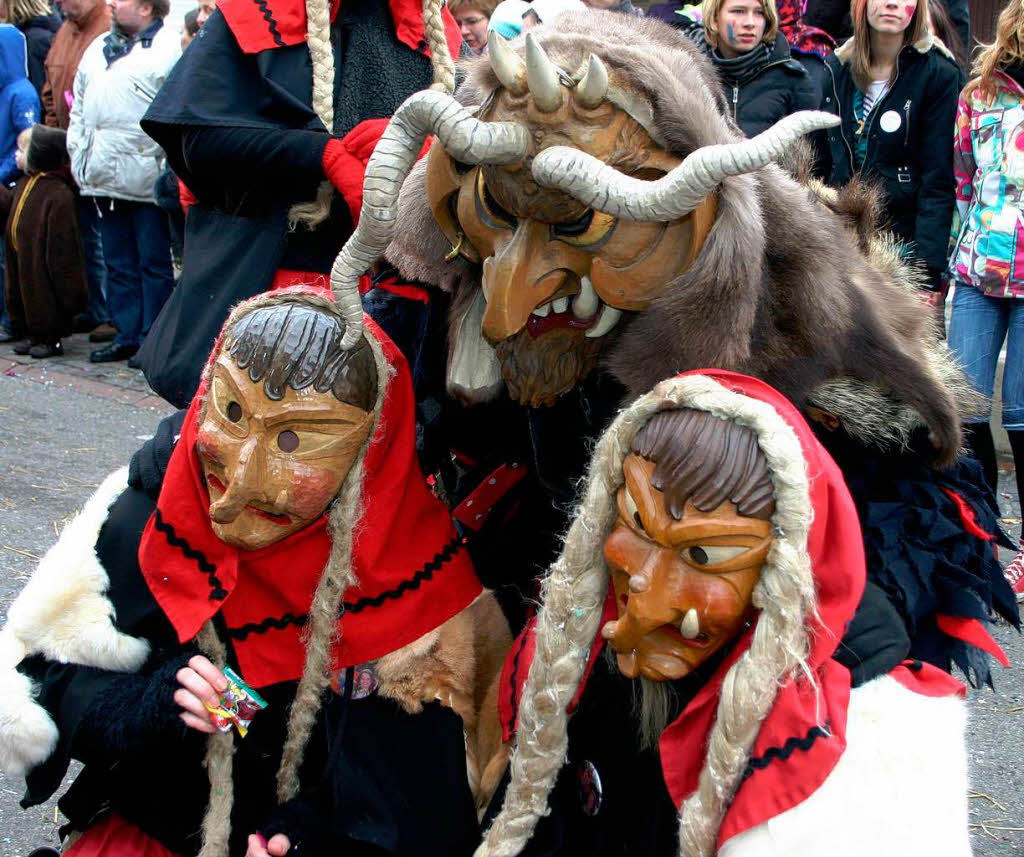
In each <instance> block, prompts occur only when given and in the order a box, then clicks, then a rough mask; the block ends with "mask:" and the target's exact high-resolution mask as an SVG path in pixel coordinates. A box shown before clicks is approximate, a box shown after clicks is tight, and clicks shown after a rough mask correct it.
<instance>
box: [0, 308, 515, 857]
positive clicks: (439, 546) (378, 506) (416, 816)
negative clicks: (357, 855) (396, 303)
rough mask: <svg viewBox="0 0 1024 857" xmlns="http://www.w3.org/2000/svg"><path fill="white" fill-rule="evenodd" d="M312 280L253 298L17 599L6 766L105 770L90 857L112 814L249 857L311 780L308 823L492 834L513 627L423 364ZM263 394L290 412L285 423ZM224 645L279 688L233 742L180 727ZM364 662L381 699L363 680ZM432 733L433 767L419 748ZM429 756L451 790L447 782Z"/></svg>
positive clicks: (49, 780)
mask: <svg viewBox="0 0 1024 857" xmlns="http://www.w3.org/2000/svg"><path fill="white" fill-rule="evenodd" d="M309 291H310V290H304V291H300V292H299V293H295V290H292V292H291V293H279V294H278V295H276V296H272V297H271V296H267V297H261V298H256V299H254V300H253V301H250V302H248V303H247V304H243V305H242V306H241V307H239V308H237V309H236V310H235V312H234V313H233V314H232V316H231V317H230V318H229V320H228V322H227V324H226V326H225V332H224V333H223V335H222V338H221V340H220V341H219V342H218V346H217V348H216V349H215V351H214V354H213V356H212V358H211V361H210V363H209V365H208V369H207V372H206V374H205V376H204V382H203V384H202V386H201V389H200V392H199V394H198V395H197V397H196V399H195V401H194V402H193V403H192V406H191V407H190V408H189V411H188V412H187V414H186V415H185V416H184V421H183V423H179V425H178V427H177V428H175V426H174V425H173V424H165V425H164V427H163V430H162V432H161V433H159V434H158V437H157V438H156V439H155V442H154V444H152V445H151V446H149V447H147V449H146V450H145V451H144V454H143V455H141V456H140V457H137V459H136V461H135V462H134V463H133V464H134V466H133V472H132V474H131V476H130V481H129V483H128V487H127V489H126V490H125V484H126V483H125V479H126V474H125V471H119V472H118V473H116V474H114V475H113V476H111V477H110V478H109V479H108V480H107V481H106V482H105V483H104V484H103V485H102V486H101V487H100V489H99V491H98V492H97V494H96V495H95V496H94V497H93V499H92V500H90V501H89V503H88V504H87V505H86V508H85V510H84V511H83V513H82V514H81V515H80V516H79V518H77V519H76V520H75V521H74V522H73V523H72V524H70V525H69V527H68V529H67V530H66V531H65V533H64V535H63V536H62V538H61V540H60V541H59V542H58V544H57V545H56V546H55V547H54V548H53V549H52V550H51V551H50V552H49V553H48V554H47V556H46V557H44V559H43V561H42V563H41V565H40V568H39V569H38V570H37V572H36V574H35V575H34V576H33V578H32V580H31V582H30V583H29V585H28V586H27V587H26V589H25V591H24V592H23V593H22V594H21V595H20V596H19V598H18V599H17V600H16V602H15V604H14V605H13V606H12V607H11V610H10V613H9V616H10V618H9V621H8V624H7V626H6V627H5V629H4V631H3V645H4V648H3V652H4V657H5V666H6V667H7V669H6V671H5V672H4V674H3V679H2V681H3V683H4V686H5V694H4V703H3V706H4V719H5V722H6V723H9V724H17V727H16V728H15V727H14V726H13V725H12V727H11V728H5V729H4V731H3V734H2V736H0V747H2V750H3V762H4V767H5V769H6V770H9V771H12V772H26V774H27V781H28V787H29V788H28V793H27V795H26V798H25V805H26V806H28V805H34V804H36V803H38V802H40V801H42V800H45V799H46V798H48V797H49V796H50V795H51V794H52V793H53V792H54V791H55V790H56V789H57V788H58V787H59V785H60V783H61V780H62V778H63V776H64V773H65V772H66V769H67V765H68V762H69V761H70V759H71V758H77V759H80V760H82V761H84V762H85V763H86V765H85V770H84V771H83V772H82V774H80V775H79V777H78V778H77V779H76V781H75V783H74V784H73V785H72V787H71V789H70V790H69V792H68V793H67V795H65V796H64V798H62V800H61V808H62V810H63V811H64V813H65V814H66V815H67V816H68V818H69V821H70V825H69V827H70V829H72V830H78V831H82V830H85V831H86V833H85V836H84V837H83V839H82V840H80V842H81V843H83V844H80V845H78V846H77V847H79V848H81V849H84V850H83V852H82V853H83V854H89V853H91V852H90V851H89V850H88V849H89V848H91V847H94V845H95V842H96V841H97V840H100V839H102V838H103V837H105V836H109V835H112V834H111V831H112V830H113V831H117V832H119V835H123V836H128V835H129V834H130V835H131V836H134V837H136V838H140V837H141V840H142V841H144V842H150V841H155V842H156V843H157V844H158V845H159V846H160V847H163V848H166V849H167V850H168V851H169V852H170V853H172V854H178V855H188V854H195V853H197V852H198V853H201V854H204V855H207V854H209V855H220V854H225V853H227V849H228V847H229V843H230V847H231V849H232V850H233V851H234V852H237V850H238V849H239V848H241V847H244V845H243V843H244V841H245V836H246V835H247V834H249V833H253V832H255V831H256V830H258V829H260V827H261V826H267V828H268V829H270V828H271V827H273V826H274V825H275V824H276V825H278V826H279V827H280V824H281V823H282V822H280V821H274V819H273V818H272V817H271V816H272V814H273V812H274V810H275V807H276V805H277V803H278V802H279V801H280V802H288V801H292V800H293V799H295V798H297V796H298V795H299V790H300V786H301V788H302V789H303V792H304V800H306V801H310V800H314V801H316V802H318V803H320V804H322V805H328V806H330V805H334V806H336V807H339V812H338V813H334V814H329V813H326V814H324V816H323V817H321V818H319V819H317V821H318V822H320V823H321V824H327V825H330V827H329V828H328V830H326V831H324V830H320V829H317V828H316V827H315V826H313V827H312V828H311V827H310V825H308V824H307V825H305V826H304V827H303V828H301V829H300V830H298V831H293V833H292V835H293V836H295V837H296V840H297V841H298V840H299V839H300V836H301V835H308V836H309V842H310V844H311V845H315V844H319V845H323V846H324V847H327V846H333V845H337V844H338V843H339V842H345V841H348V842H349V844H350V847H352V848H357V847H364V845H365V844H366V843H377V844H380V843H384V844H385V845H387V844H388V843H390V845H389V846H388V847H390V848H391V849H392V850H391V853H395V854H413V853H417V854H418V853H424V852H423V850H422V849H419V850H417V849H418V848H419V846H416V845H414V843H416V842H417V841H418V840H419V839H420V838H421V837H426V838H427V839H428V840H436V845H437V846H438V847H439V848H440V847H441V842H440V840H439V839H438V837H439V836H440V831H441V830H444V831H445V832H446V836H448V837H449V838H448V844H449V845H452V846H453V847H454V848H455V850H456V852H461V853H466V852H467V850H468V849H471V848H472V846H473V845H474V843H475V841H476V829H477V828H476V813H475V811H474V795H473V793H472V792H471V783H475V781H476V779H477V773H476V770H475V767H476V765H477V763H478V762H482V763H485V762H486V758H485V757H484V754H486V753H490V752H494V751H495V750H496V748H497V744H498V738H497V734H496V727H495V729H493V730H492V732H491V734H490V737H489V738H487V739H482V740H481V742H479V743H478V741H477V735H481V734H482V732H483V731H484V730H485V729H486V728H487V727H486V725H485V724H484V722H483V721H484V718H479V719H478V717H477V713H478V710H479V709H480V708H481V706H482V700H483V697H484V694H485V693H486V692H487V690H488V687H489V685H490V684H493V683H494V681H495V680H496V670H497V669H498V668H499V667H500V661H501V657H502V655H503V652H504V650H505V649H506V648H507V643H508V640H509V637H508V630H507V626H505V624H504V620H503V619H502V618H501V616H500V612H499V611H498V610H497V608H496V606H494V603H493V601H492V600H491V596H490V595H489V594H488V593H484V592H482V590H481V587H480V583H479V581H478V580H477V578H476V576H475V573H474V571H473V567H472V564H471V563H470V561H469V559H468V556H467V554H466V551H465V549H464V545H463V544H462V540H461V539H460V537H459V536H458V534H457V532H456V530H455V527H454V525H453V523H452V521H451V519H450V517H449V515H448V513H447V511H446V510H445V508H444V506H443V505H442V504H441V503H440V502H439V501H437V500H436V499H435V498H434V497H433V496H432V495H431V494H430V491H429V489H428V486H427V485H426V483H425V481H424V480H423V478H422V475H421V474H420V471H419V468H418V463H417V460H416V455H415V450H414V436H415V432H414V425H413V401H412V394H411V384H410V379H409V373H408V368H407V366H406V364H405V361H404V359H403V358H402V357H401V354H400V353H399V352H398V351H397V349H396V348H395V347H394V345H393V344H392V343H391V342H390V341H389V340H388V339H387V337H386V336H384V335H383V334H382V333H381V332H380V331H379V330H378V329H377V328H376V327H375V326H373V324H372V323H368V324H367V327H366V333H365V339H364V340H361V344H360V345H359V347H357V348H356V349H355V350H354V351H352V350H349V351H346V350H343V349H341V348H340V341H341V338H342V333H341V331H342V329H343V328H341V327H338V326H337V325H336V322H335V321H333V320H334V319H337V318H339V316H338V313H337V310H336V309H334V308H333V304H331V303H330V302H328V301H327V300H325V299H324V298H321V297H317V296H315V295H313V294H308V293H307V292H309ZM324 318H327V319H329V320H330V324H327V323H326V322H324V320H323V319H324ZM330 325H335V326H334V327H331V326H330ZM332 331H333V332H332ZM268 337H269V338H268ZM332 337H333V338H332ZM264 339H266V340H267V343H269V344H266V343H264V342H263V340H264ZM275 343H276V344H275ZM346 367H347V368H346ZM247 378H248V379H250V380H251V381H252V379H258V383H257V382H256V381H252V384H251V387H249V386H246V380H245V379H247ZM233 379H234V380H233ZM332 385H333V387H332ZM243 388H244V389H243ZM332 390H333V394H332ZM246 391H248V392H246ZM247 396H248V398H246V397H247ZM275 402H277V403H278V404H275ZM346 402H350V403H351V404H345V403H346ZM239 403H241V404H239ZM362 405H365V408H364V407H362ZM275 408H276V409H277V410H276V411H275ZM282 409H283V410H282ZM263 411H265V413H266V415H267V416H266V419H267V420H271V419H273V420H274V422H273V425H275V426H278V427H277V428H274V429H273V432H274V434H273V435H272V436H270V437H267V438H266V440H263V439H261V438H262V435H261V434H260V432H262V431H263V430H264V422H263V419H264V417H263V416H262V415H261V413H262V412H263ZM274 414H276V416H272V415H274ZM303 414H306V415H305V416H303ZM359 414H362V415H363V416H359ZM282 420H284V422H282ZM269 426H270V423H269V422H268V423H267V424H266V427H269ZM281 427H284V428H283V429H282V428H281ZM360 432H361V433H362V434H360ZM179 435H180V436H179ZM362 438H365V440H363V439H362ZM275 443H276V445H277V447H279V448H280V451H272V450H271V448H270V446H268V445H266V444H275ZM254 444H255V446H254ZM302 444H308V445H310V450H311V451H310V452H302V449H303V448H304V447H303V446H302ZM291 449H297V450H298V451H297V452H296V455H297V456H298V457H297V458H296V459H294V460H293V459H291V458H290V457H289V455H287V454H286V455H282V454H281V452H290V450H291ZM236 452H237V454H238V456H239V458H238V459H237V462H236V461H235V458H234V456H235V454H236ZM346 462H347V464H346ZM346 474H347V475H346ZM325 479H326V480H328V481H327V482H325V481H324V480H325ZM331 480H334V481H333V482H332V481H331ZM342 480H344V481H342ZM339 484H340V487H339ZM261 486H264V487H261ZM332 490H333V491H334V492H335V494H333V495H332V494H331V491H332ZM325 491H326V492H327V493H326V494H325V493H324V492H325ZM331 496H334V497H335V499H333V500H331ZM318 497H325V499H326V501H329V505H328V508H327V509H326V510H325V509H324V508H323V502H324V500H318V499H317V498H318ZM311 498H312V499H311ZM253 504H256V505H253ZM371 522H372V525H371ZM281 533H288V534H287V535H285V536H284V537H283V538H282V536H281V535H280V534H281ZM94 544H95V554H93V553H92V550H93V545H94ZM282 570H286V573H284V574H282ZM197 646H198V648H197ZM199 650H202V651H203V653H204V654H207V656H208V657H210V658H211V660H213V661H215V662H220V663H224V662H225V660H226V661H227V662H228V663H229V664H230V666H231V667H232V668H234V669H235V670H236V671H237V672H238V674H239V675H240V676H241V678H242V679H243V680H244V681H245V682H246V683H248V684H249V685H250V686H251V687H252V688H254V689H256V690H257V691H258V692H259V694H261V695H262V696H263V697H264V699H265V700H266V701H267V702H268V703H269V705H268V708H267V710H265V711H260V712H258V713H257V714H256V716H255V718H254V720H253V722H252V724H251V725H250V727H249V732H248V734H247V735H245V737H244V738H242V739H240V740H239V741H236V742H235V744H236V748H235V750H234V752H232V738H231V736H230V735H229V734H223V733H221V734H216V735H213V736H211V737H210V738H209V740H208V741H207V742H205V748H204V742H203V741H202V740H201V738H200V737H199V735H197V733H195V732H192V731H189V730H186V729H185V728H184V727H183V726H182V724H181V722H180V720H179V719H178V712H179V711H180V709H179V708H178V706H177V705H176V704H175V703H174V702H173V701H172V698H171V696H172V694H173V692H174V690H175V687H176V681H175V675H176V673H177V671H178V670H179V669H180V668H181V667H183V666H184V665H185V664H186V662H187V661H188V660H189V657H190V656H191V655H193V654H195V653H196V652H197V651H199ZM15 665H18V669H17V671H15ZM361 671H363V672H365V671H370V672H371V673H372V674H373V676H374V680H375V682H376V684H375V687H374V688H373V689H372V690H373V691H374V692H373V693H372V694H368V693H362V694H361V695H359V694H357V692H356V690H354V689H353V680H354V676H355V675H356V674H357V673H359V672H361ZM488 671H490V672H491V673H494V676H493V677H492V678H491V679H488V678H487V677H486V675H487V674H488ZM329 685H330V686H331V687H333V690H332V689H329ZM33 688H36V692H35V693H33ZM495 692H496V691H495ZM435 700H440V702H441V704H440V705H438V704H434V703H435ZM415 717H423V719H422V720H419V721H417V723H415V724H409V720H410V719H414V718H415ZM495 722H496V721H495ZM378 723H379V724H380V726H379V728H378V725H377V724H378ZM315 724H322V725H318V726H316V728H314V725H315ZM407 725H408V730H409V731H408V732H407V733H406V732H405V731H403V730H405V729H406V726H407ZM464 732H465V736H464ZM414 737H415V742H416V744H415V745H410V744H409V741H411V740H413V738H414ZM307 743H308V744H309V747H308V748H307V746H306V745H307ZM485 744H486V745H487V747H488V748H489V749H479V748H483V747H484V745H485ZM411 746H418V747H419V753H420V754H421V760H422V761H424V762H425V764H424V768H423V769H422V771H423V773H422V774H412V773H410V772H404V771H403V769H402V768H401V767H400V766H398V765H396V758H398V757H397V756H396V754H399V753H400V752H402V748H403V747H404V748H406V750H407V751H408V750H410V748H411ZM478 749H479V752H478ZM223 750H226V753H225V752H223ZM204 752H205V755H206V763H207V767H208V768H209V778H208V776H207V773H206V772H204V770H203V755H204ZM422 754H426V756H423V755H422ZM303 760H306V761H305V762H304V761H303ZM377 765H380V766H382V767H383V768H384V769H385V771H384V772H383V773H380V774H377V773H375V772H374V769H375V766H377ZM428 770H432V771H433V772H434V773H435V774H436V775H442V776H444V777H445V778H446V779H447V780H448V781H449V782H450V784H451V789H450V791H448V792H446V793H437V790H436V788H435V789H433V792H431V786H430V782H429V777H428V776H427V775H426V771H428ZM441 772H444V773H443V774H442V773H441ZM389 777H390V778H393V779H392V782H393V783H398V784H404V786H402V787H398V788H394V789H388V788H384V787H383V783H384V782H385V781H387V780H388V778H389ZM275 778H276V783H277V784H276V788H275V785H274V783H275ZM375 778H376V779H380V782H381V789H380V790H378V791H374V790H372V789H368V787H367V782H368V780H369V781H372V780H374V779H375ZM460 780H461V786H460ZM146 783H148V785H143V786H142V787H140V784H146ZM310 790H312V795H313V797H310V796H309V793H310ZM431 794H433V796H432V797H431ZM354 795H358V799H356V798H355V797H354ZM353 800H354V801H355V802H354V803H352V801H353ZM407 801H414V802H415V801H418V802H419V803H420V804H422V811H419V810H417V811H416V812H412V813H408V814H404V813H403V812H402V810H401V807H403V806H405V805H406V803H405V802H407ZM170 806H173V807H175V808H176V811H175V812H173V813H171V812H168V811H167V808H168V807H170ZM286 806H288V804H286ZM353 807H358V808H359V810H358V811H355V810H354V809H353ZM204 809H205V810H206V820H205V822H204V821H203V813H204ZM286 815H287V813H286ZM229 825H230V827H229ZM320 836H327V837H328V838H327V840H326V841H320V839H318V838H317V837H320ZM201 841H202V843H203V844H202V848H201V849H200V843H201ZM360 843H363V844H362V845H361V844H360ZM125 847H127V846H125ZM118 853H128V852H126V851H119V852H118ZM438 853H440V852H438Z"/></svg>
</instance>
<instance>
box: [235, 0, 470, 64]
mask: <svg viewBox="0 0 1024 857" xmlns="http://www.w3.org/2000/svg"><path fill="white" fill-rule="evenodd" d="M330 2H331V20H332V21H333V20H334V19H335V17H336V16H337V14H338V10H339V9H340V8H341V0H330ZM388 6H389V7H390V9H391V20H392V21H393V22H394V26H395V36H397V37H398V40H399V41H400V42H402V44H404V45H406V46H407V47H409V48H411V49H412V50H414V51H416V52H417V53H421V54H423V55H424V56H427V57H429V56H430V47H429V45H428V44H427V38H426V32H425V30H424V26H423V7H422V5H421V4H420V2H419V0H388ZM217 8H219V9H220V11H221V13H222V14H223V15H224V19H225V20H226V21H227V22H228V26H229V27H230V28H231V32H232V33H234V34H235V38H236V39H237V40H238V45H239V47H240V48H241V49H242V51H243V53H247V54H255V53H259V52H260V51H267V50H273V49H275V48H284V47H288V46H290V45H298V44H301V43H302V42H304V41H306V4H305V3H304V2H303V0H220V2H218V3H217ZM441 17H442V18H443V20H444V29H445V37H446V39H447V41H448V50H449V51H450V52H451V55H452V56H453V57H455V58H458V56H459V51H460V50H461V48H462V36H461V34H460V33H459V27H458V25H457V24H456V23H455V19H454V18H453V17H452V14H451V12H449V11H448V7H447V5H446V6H445V7H444V8H443V9H442V11H441Z"/></svg>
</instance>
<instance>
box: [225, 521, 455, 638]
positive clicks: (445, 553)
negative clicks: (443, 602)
mask: <svg viewBox="0 0 1024 857" xmlns="http://www.w3.org/2000/svg"><path fill="white" fill-rule="evenodd" d="M462 547H463V543H462V540H461V539H460V538H459V537H458V536H455V537H454V538H453V539H452V540H451V541H450V542H449V543H448V544H446V545H445V546H444V548H442V549H441V551H440V552H439V553H436V554H434V558H433V559H432V560H430V562H428V563H427V564H426V565H424V566H423V568H421V569H420V570H419V571H417V572H416V573H415V574H414V575H413V576H412V577H411V578H409V579H408V580H403V581H402V582H401V583H399V584H398V586H396V587H395V588H394V589H389V590H388V591H387V592H382V593H381V594H380V595H375V596H373V597H372V598H369V597H367V598H360V599H359V600H358V601H356V602H354V603H352V604H350V603H347V602H346V603H345V604H342V606H341V609H340V610H339V611H338V615H339V616H343V615H344V614H345V613H359V612H360V611H361V610H365V609H366V608H367V607H380V606H381V605H382V604H383V603H384V602H385V601H387V600H388V599H397V598H401V596H402V594H403V593H404V592H408V591H409V590H410V589H418V588H419V586H420V584H421V583H423V582H424V581H425V580H430V579H431V578H432V577H433V576H434V572H435V571H440V569H441V567H442V566H443V565H444V564H445V563H446V562H449V561H450V560H451V558H452V557H453V556H455V554H456V553H458V552H459V550H460V549H461V548H462ZM307 621H309V614H308V613H302V614H300V615H298V616H296V615H295V614H294V613H285V614H284V615H283V616H281V617H279V618H278V617H273V616H271V617H270V618H268V619H264V620H263V621H262V622H247V623H246V624H244V625H240V626H239V627H237V628H228V636H229V637H230V638H231V639H232V640H244V639H245V638H246V637H248V636H249V635H250V634H265V633H266V632H267V631H269V630H270V629H271V628H274V629H275V630H278V631H283V630H284V629H285V628H287V627H288V626H289V625H298V626H299V627H302V626H303V625H305V624H306V622H307Z"/></svg>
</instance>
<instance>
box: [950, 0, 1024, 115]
mask: <svg viewBox="0 0 1024 857" xmlns="http://www.w3.org/2000/svg"><path fill="white" fill-rule="evenodd" d="M1014 62H1024V0H1010V2H1009V3H1008V4H1007V5H1006V8H1004V9H1003V11H1002V12H1000V13H999V19H998V20H997V21H996V38H995V41H993V42H992V44H990V45H984V46H982V49H981V51H980V52H979V53H978V56H977V57H975V60H974V65H973V67H972V68H971V74H973V75H974V77H973V78H972V79H971V81H970V83H968V84H967V88H966V89H964V94H965V95H969V94H970V93H972V92H974V90H976V89H978V90H980V91H981V94H982V95H986V96H990V95H991V93H992V92H993V90H994V85H995V71H996V69H997V68H1000V67H1001V66H1007V65H1010V64H1011V63H1014Z"/></svg>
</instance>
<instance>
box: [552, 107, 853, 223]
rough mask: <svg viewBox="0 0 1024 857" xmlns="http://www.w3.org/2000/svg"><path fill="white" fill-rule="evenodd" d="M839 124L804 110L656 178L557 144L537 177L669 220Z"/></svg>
mask: <svg viewBox="0 0 1024 857" xmlns="http://www.w3.org/2000/svg"><path fill="white" fill-rule="evenodd" d="M838 124H839V117H838V116H835V115H833V114H832V113H823V112H820V111H816V110H802V111H800V112H799V113H793V114H791V115H790V116H786V117H785V118H783V119H780V120H779V121H778V122H776V123H775V124H774V125H772V127H771V128H769V129H768V130H767V131H764V132H762V133H760V134H758V135H757V136H756V137H754V138H752V139H750V140H743V141H742V142H739V143H725V144H721V145H716V146H702V147H701V148H700V149H697V150H696V151H695V152H691V153H690V154H689V155H688V156H687V158H686V160H685V161H683V162H682V163H681V164H680V165H679V166H678V167H676V168H675V169H674V170H672V172H670V173H668V174H667V175H665V176H662V177H661V178H660V179H657V180H656V181H644V180H643V179H635V178H631V177H630V176H626V175H623V174H622V173H620V172H619V171H618V170H616V169H614V168H613V167H610V166H608V165H607V164H605V163H602V162H601V161H599V160H598V159H597V158H595V157H593V156H592V155H588V154H587V153H586V152H582V151H580V150H579V149H573V148H569V147H567V146H553V147H552V148H550V149H545V150H544V151H543V152H541V153H540V154H539V155H537V157H536V158H534V159H533V177H534V178H535V179H536V180H537V182H538V183H539V184H542V185H544V186H545V187H550V188H555V189H557V190H560V191H562V192H563V193H567V194H568V195H569V196H571V197H574V198H575V199H578V200H579V201H580V202H582V203H583V204H584V205H588V206H590V207H592V208H595V209H597V210H598V211H604V212H606V213H608V214H611V215H613V216H615V217H621V218H622V219H623V220H651V221H661V222H668V221H670V220H677V219H678V218H680V217H683V216H684V215H686V214H688V213H689V212H691V211H693V210H694V209H695V208H696V207H697V206H698V205H700V203H701V202H702V201H703V200H704V199H705V198H706V197H707V196H708V195H709V194H710V193H713V192H714V190H715V188H717V187H718V185H719V184H720V183H721V181H722V179H724V178H727V177H728V176H738V175H741V174H743V173H749V172H753V171H754V170H757V169H760V168H761V167H763V166H765V165H766V164H769V163H771V162H772V161H773V160H775V158H777V157H778V156H779V155H780V154H782V153H783V152H784V151H785V150H786V148H787V147H788V146H790V145H791V144H792V143H793V142H794V141H795V140H797V139H798V138H799V137H801V136H803V135H804V134H807V133H808V132H810V131H817V130H819V129H822V128H831V127H832V126H834V125H838Z"/></svg>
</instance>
